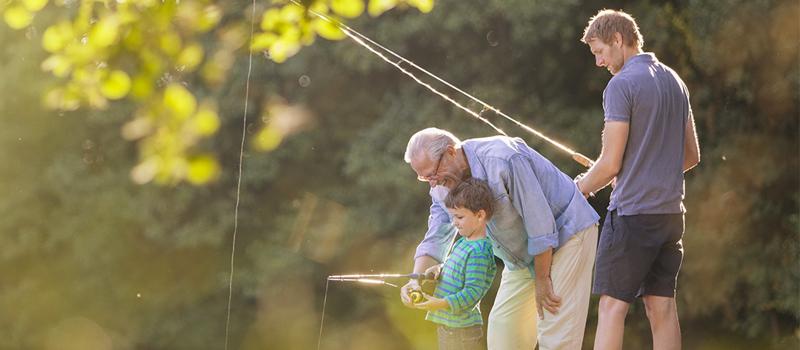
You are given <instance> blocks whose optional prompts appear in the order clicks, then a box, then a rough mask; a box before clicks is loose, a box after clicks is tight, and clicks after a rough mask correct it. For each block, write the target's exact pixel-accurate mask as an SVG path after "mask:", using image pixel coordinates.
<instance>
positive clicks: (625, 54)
mask: <svg viewBox="0 0 800 350" xmlns="http://www.w3.org/2000/svg"><path fill="white" fill-rule="evenodd" d="M642 53H644V51H642V49H640V48H638V47H630V46H623V50H622V59H623V60H624V63H623V64H622V65H623V66H624V65H626V64H628V61H629V60H630V59H631V58H633V57H634V56H636V55H639V54H642Z"/></svg>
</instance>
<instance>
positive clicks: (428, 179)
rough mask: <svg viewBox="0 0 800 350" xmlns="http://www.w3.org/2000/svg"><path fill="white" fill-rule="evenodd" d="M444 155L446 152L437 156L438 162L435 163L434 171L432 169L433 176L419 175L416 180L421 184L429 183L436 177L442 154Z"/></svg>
mask: <svg viewBox="0 0 800 350" xmlns="http://www.w3.org/2000/svg"><path fill="white" fill-rule="evenodd" d="M445 153H447V152H446V151H445V152H442V154H441V155H439V160H438V161H436V169H433V174H432V175H428V176H422V175H419V176H417V180H419V181H422V182H430V181H432V180H433V179H434V178H435V177H436V175H438V174H439V167H440V166H441V165H442V158H444V154H445Z"/></svg>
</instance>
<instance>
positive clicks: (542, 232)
mask: <svg viewBox="0 0 800 350" xmlns="http://www.w3.org/2000/svg"><path fill="white" fill-rule="evenodd" d="M508 177H509V179H508V180H509V181H508V184H509V194H510V195H511V198H512V199H511V202H512V204H513V205H514V208H516V209H517V211H518V212H519V215H520V217H522V223H523V226H524V227H525V233H526V234H527V235H528V254H530V255H532V256H536V255H539V254H540V253H542V252H543V251H545V250H547V249H548V248H556V247H558V228H557V227H556V220H555V217H554V216H553V211H552V210H551V208H550V205H549V204H548V203H547V198H546V197H545V195H544V192H543V191H542V187H541V184H540V183H539V179H538V178H537V177H536V173H535V172H534V171H533V168H532V165H531V164H530V163H529V161H528V159H527V158H525V157H524V156H522V155H515V156H513V157H511V159H510V160H509V173H508Z"/></svg>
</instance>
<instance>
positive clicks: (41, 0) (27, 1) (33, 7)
mask: <svg viewBox="0 0 800 350" xmlns="http://www.w3.org/2000/svg"><path fill="white" fill-rule="evenodd" d="M22 4H23V5H25V8H27V9H28V11H31V12H38V11H39V10H41V9H43V8H44V7H45V6H46V5H47V0H23V1H22Z"/></svg>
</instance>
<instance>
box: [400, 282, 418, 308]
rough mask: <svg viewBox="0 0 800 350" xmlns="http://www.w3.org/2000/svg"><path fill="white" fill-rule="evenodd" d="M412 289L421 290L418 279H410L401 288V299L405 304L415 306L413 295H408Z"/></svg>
mask: <svg viewBox="0 0 800 350" xmlns="http://www.w3.org/2000/svg"><path fill="white" fill-rule="evenodd" d="M412 290H420V287H419V282H417V280H414V279H412V280H409V281H408V283H406V284H405V285H404V286H403V287H401V288H400V300H401V301H402V302H403V305H405V306H407V307H412V308H413V307H414V303H413V302H412V301H411V296H410V295H408V293H410V292H411V291H412Z"/></svg>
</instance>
